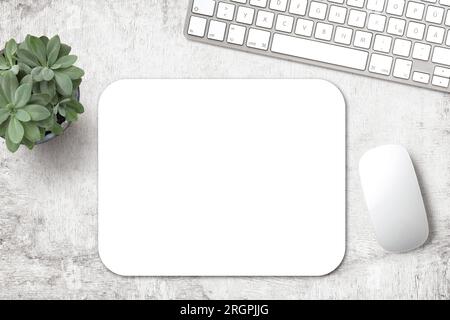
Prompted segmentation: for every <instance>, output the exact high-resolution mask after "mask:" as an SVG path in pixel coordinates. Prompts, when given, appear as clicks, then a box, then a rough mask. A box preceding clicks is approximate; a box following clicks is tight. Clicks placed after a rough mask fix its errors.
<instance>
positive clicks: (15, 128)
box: [7, 117, 25, 144]
mask: <svg viewBox="0 0 450 320" xmlns="http://www.w3.org/2000/svg"><path fill="white" fill-rule="evenodd" d="M7 132H8V136H9V138H10V139H11V142H12V143H14V144H17V143H19V144H20V142H21V141H22V139H23V136H24V134H25V131H24V129H23V126H22V123H20V121H19V120H17V119H16V118H15V117H11V119H10V120H9V125H8V131H7Z"/></svg>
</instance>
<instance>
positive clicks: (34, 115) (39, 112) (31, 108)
mask: <svg viewBox="0 0 450 320" xmlns="http://www.w3.org/2000/svg"><path fill="white" fill-rule="evenodd" d="M24 110H25V111H26V112H28V113H29V114H30V116H31V120H33V121H42V120H45V119H47V118H48V117H50V115H51V114H50V111H48V109H47V108H46V107H43V106H41V105H38V104H30V105H28V106H26V107H25V108H24Z"/></svg>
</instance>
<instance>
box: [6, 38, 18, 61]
mask: <svg viewBox="0 0 450 320" xmlns="http://www.w3.org/2000/svg"><path fill="white" fill-rule="evenodd" d="M16 52H17V42H16V40H14V39H11V40H9V41H8V42H7V43H6V47H5V56H6V59H8V62H9V65H10V66H12V65H14V60H15V58H14V56H15V55H16Z"/></svg>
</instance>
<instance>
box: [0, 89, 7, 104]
mask: <svg viewBox="0 0 450 320" xmlns="http://www.w3.org/2000/svg"><path fill="white" fill-rule="evenodd" d="M8 104H9V102H8V100H6V98H5V97H4V94H3V92H2V89H1V86H0V108H6V106H7V105H8Z"/></svg>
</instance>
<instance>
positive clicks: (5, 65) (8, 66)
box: [0, 55, 10, 70]
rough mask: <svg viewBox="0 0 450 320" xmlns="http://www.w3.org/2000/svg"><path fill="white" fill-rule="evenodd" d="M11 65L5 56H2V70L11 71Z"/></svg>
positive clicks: (0, 64)
mask: <svg viewBox="0 0 450 320" xmlns="http://www.w3.org/2000/svg"><path fill="white" fill-rule="evenodd" d="M9 68H10V65H9V63H8V61H6V58H5V57H4V56H3V55H0V70H9Z"/></svg>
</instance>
